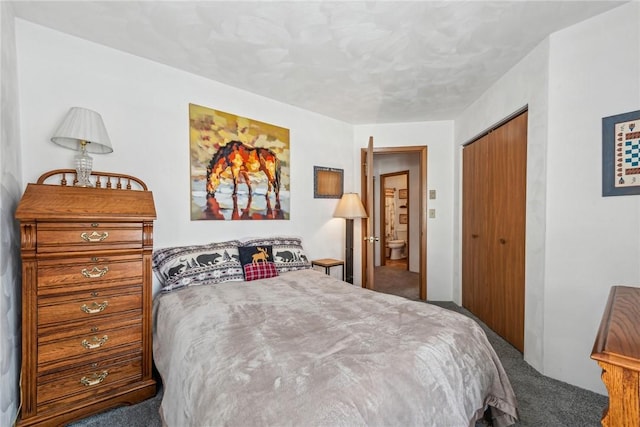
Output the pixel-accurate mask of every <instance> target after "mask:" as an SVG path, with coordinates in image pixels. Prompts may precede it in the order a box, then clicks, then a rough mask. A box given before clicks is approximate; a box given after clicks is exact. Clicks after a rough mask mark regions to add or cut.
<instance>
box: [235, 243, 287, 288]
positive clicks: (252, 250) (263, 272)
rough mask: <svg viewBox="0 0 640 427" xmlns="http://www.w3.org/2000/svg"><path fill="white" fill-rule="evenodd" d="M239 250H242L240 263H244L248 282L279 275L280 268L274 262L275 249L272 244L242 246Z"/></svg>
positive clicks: (245, 277)
mask: <svg viewBox="0 0 640 427" xmlns="http://www.w3.org/2000/svg"><path fill="white" fill-rule="evenodd" d="M238 251H239V252H240V264H242V272H243V273H244V280H246V281H247V282H250V281H252V280H258V279H268V278H269V277H276V276H277V275H278V270H277V269H276V265H275V263H274V262H273V249H272V247H271V246H268V245H262V246H241V247H239V248H238Z"/></svg>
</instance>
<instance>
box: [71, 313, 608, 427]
mask: <svg viewBox="0 0 640 427" xmlns="http://www.w3.org/2000/svg"><path fill="white" fill-rule="evenodd" d="M430 303H431V304H435V305H438V306H440V307H443V308H446V309H449V310H454V311H457V312H460V313H462V314H464V315H467V316H469V317H471V318H474V319H475V320H476V321H477V322H478V323H479V324H480V325H481V326H482V327H483V329H484V330H485V332H486V333H487V337H488V338H489V342H490V343H491V345H492V346H493V347H494V349H495V350H496V353H497V354H498V356H499V357H500V360H501V361H502V364H503V366H504V368H505V370H506V371H507V374H508V376H509V379H510V381H511V385H512V386H513V389H514V391H515V393H516V396H517V398H518V405H519V411H520V421H519V422H518V423H517V424H516V425H517V426H532V427H533V426H535V427H556V426H557V427H560V426H567V427H577V426H580V427H588V426H594V427H595V426H599V425H600V417H601V415H602V411H603V410H604V408H605V407H606V405H607V402H608V399H607V397H606V396H602V395H599V394H597V393H592V392H590V391H587V390H584V389H581V388H578V387H574V386H571V385H569V384H566V383H563V382H560V381H556V380H553V379H551V378H547V377H545V376H543V375H540V374H539V373H538V372H537V371H536V370H535V369H533V368H532V367H531V366H529V365H528V364H527V363H525V362H524V360H523V359H522V354H520V353H519V352H518V351H517V350H516V349H515V348H514V347H512V346H511V345H510V344H509V343H507V342H506V341H505V340H503V339H502V338H500V337H499V336H498V335H497V334H496V333H495V332H493V331H491V330H490V329H488V328H487V327H486V326H485V325H484V324H483V323H482V322H480V321H478V319H477V318H476V317H475V316H473V315H472V314H471V313H470V312H469V311H467V310H466V309H464V308H462V307H459V306H457V305H456V304H454V303H452V302H430ZM594 363H595V362H594ZM161 399H162V390H160V391H159V393H158V395H156V396H155V397H154V398H152V399H149V400H146V401H145V402H142V403H140V404H137V405H133V406H128V407H122V408H117V409H114V410H111V411H108V412H105V413H102V414H98V415H95V416H93V417H90V418H86V419H84V420H82V421H79V422H77V423H74V424H72V426H73V427H114V426H127V427H159V426H161V422H160V417H159V415H158V407H159V406H160V400H161ZM477 425H478V426H480V425H482V424H481V423H478V424H477ZM179 427H183V426H179ZM185 427H186V426H185ZM243 427H245V426H243ZM247 427H248V426H247ZM390 427H391V426H390ZM443 427H449V426H443ZM451 427H453V426H451Z"/></svg>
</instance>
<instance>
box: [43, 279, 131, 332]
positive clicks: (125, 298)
mask: <svg viewBox="0 0 640 427" xmlns="http://www.w3.org/2000/svg"><path fill="white" fill-rule="evenodd" d="M122 312H129V313H130V314H133V313H135V314H137V315H139V314H141V312H142V284H139V285H137V286H129V287H126V288H99V287H96V288H95V289H94V290H92V291H91V292H89V291H87V292H75V293H71V294H67V295H59V296H46V297H39V298H38V322H37V323H38V326H46V325H49V324H54V323H63V322H69V321H75V320H90V319H91V320H95V319H99V318H103V317H105V316H108V315H111V314H115V313H122Z"/></svg>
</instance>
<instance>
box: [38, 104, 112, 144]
mask: <svg viewBox="0 0 640 427" xmlns="http://www.w3.org/2000/svg"><path fill="white" fill-rule="evenodd" d="M51 141H53V142H55V143H56V144H58V145H60V146H62V147H65V148H69V149H71V150H78V148H79V146H80V144H79V143H80V141H85V142H87V144H86V150H87V151H88V152H90V153H96V154H107V153H111V152H112V151H113V148H112V147H111V140H110V139H109V135H108V134H107V129H106V128H105V127H104V123H103V122H102V117H101V116H100V114H98V113H96V112H95V111H92V110H88V109H86V108H80V107H72V108H71V109H70V110H69V112H68V113H67V115H66V116H65V118H64V120H63V121H62V123H60V126H58V129H56V131H55V132H54V134H53V136H52V137H51Z"/></svg>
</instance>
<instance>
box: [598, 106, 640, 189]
mask: <svg viewBox="0 0 640 427" xmlns="http://www.w3.org/2000/svg"><path fill="white" fill-rule="evenodd" d="M634 194H640V110H638V111H632V112H629V113H624V114H618V115H615V116H609V117H604V118H603V119H602V195H603V196H627V195H634Z"/></svg>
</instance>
